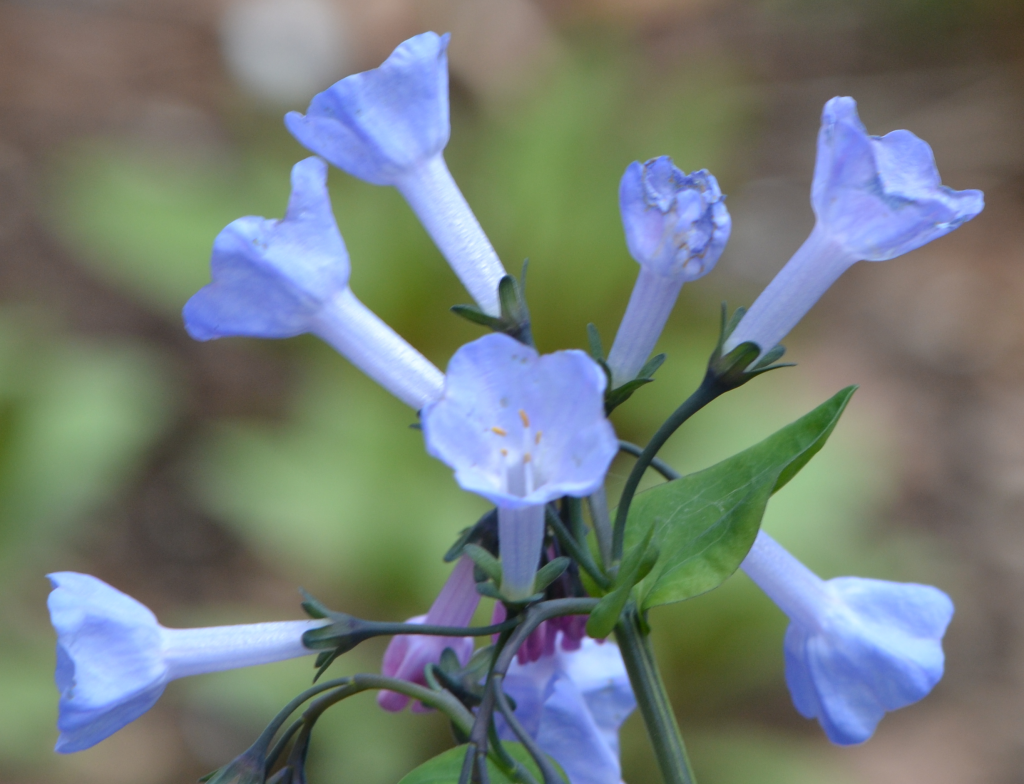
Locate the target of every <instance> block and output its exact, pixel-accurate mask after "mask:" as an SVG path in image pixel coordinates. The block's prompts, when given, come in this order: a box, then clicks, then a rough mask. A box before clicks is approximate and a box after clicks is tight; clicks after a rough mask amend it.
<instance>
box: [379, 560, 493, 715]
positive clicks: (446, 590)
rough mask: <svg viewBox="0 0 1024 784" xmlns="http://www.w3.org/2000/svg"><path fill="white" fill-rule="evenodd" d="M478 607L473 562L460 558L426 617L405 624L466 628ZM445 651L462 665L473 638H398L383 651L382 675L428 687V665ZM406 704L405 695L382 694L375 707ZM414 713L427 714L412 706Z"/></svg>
mask: <svg viewBox="0 0 1024 784" xmlns="http://www.w3.org/2000/svg"><path fill="white" fill-rule="evenodd" d="M479 603H480V594H479V593H477V590H476V580H474V579H473V562H472V561H471V560H470V559H469V558H466V557H465V556H463V557H462V558H460V559H459V562H458V563H457V564H455V568H454V569H453V570H452V573H451V575H449V577H448V581H447V582H446V583H445V584H444V587H443V588H442V589H441V593H439V594H438V595H437V598H436V599H435V600H434V603H433V604H432V605H431V606H430V610H429V611H428V612H427V614H426V615H417V616H416V617H415V618H410V619H409V620H408V621H407V623H427V624H431V625H432V626H469V622H470V621H471V620H472V619H473V613H474V612H476V607H477V605H478V604H479ZM445 648H451V649H452V650H453V651H454V652H455V655H456V657H458V660H459V662H461V663H462V664H463V665H465V664H466V663H467V662H468V661H469V658H470V656H472V655H473V638H472V637H440V636H432V635H428V634H397V635H395V636H394V637H393V638H392V640H391V642H390V643H389V644H388V647H387V650H386V651H384V662H383V664H382V666H381V670H382V672H383V673H384V674H385V675H387V676H389V677H391V678H401V679H402V680H405V681H412V682H413V683H418V684H420V685H422V686H426V685H427V680H426V678H425V677H424V674H423V670H424V668H425V667H426V666H427V665H428V664H436V663H438V662H439V661H441V654H442V653H443V652H444V649H445ZM408 703H409V698H408V697H406V696H405V695H404V694H399V693H398V692H394V691H382V692H380V693H379V694H378V695H377V704H378V705H380V707H382V708H383V709H384V710H388V711H400V710H402V708H404V707H405V706H406V705H407V704H408ZM412 709H413V710H414V711H427V710H429V708H425V707H423V705H422V703H420V702H418V701H417V702H415V703H414V704H413V706H412Z"/></svg>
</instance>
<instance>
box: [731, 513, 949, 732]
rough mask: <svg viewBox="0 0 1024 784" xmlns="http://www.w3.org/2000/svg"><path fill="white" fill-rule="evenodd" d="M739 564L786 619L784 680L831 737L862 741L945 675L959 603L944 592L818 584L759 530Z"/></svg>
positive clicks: (844, 580)
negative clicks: (945, 643)
mask: <svg viewBox="0 0 1024 784" xmlns="http://www.w3.org/2000/svg"><path fill="white" fill-rule="evenodd" d="M742 568H743V570H744V571H745V572H746V573H747V574H748V575H749V576H750V577H751V579H753V580H754V582H755V583H757V584H758V585H759V586H760V587H761V589H762V590H763V591H764V592H765V593H766V594H768V596H769V597H770V598H771V599H772V600H773V601H774V602H775V603H776V604H777V605H778V606H779V608H780V609H781V610H782V611H783V612H784V613H786V615H788V616H789V619H790V624H789V628H788V630H787V631H786V638H785V643H784V647H783V649H784V652H785V656H786V683H787V684H788V685H789V692H790V694H791V695H792V697H793V704H794V705H795V706H796V709H797V710H798V711H799V712H800V713H801V715H803V716H804V717H806V718H808V719H812V718H816V719H817V720H818V722H819V723H820V724H821V726H822V728H823V729H824V730H825V734H826V735H828V737H829V740H831V741H832V742H833V743H838V744H843V745H848V744H853V743H862V742H863V741H865V740H867V739H868V738H870V737H871V735H872V733H874V731H875V727H876V726H877V725H878V722H879V721H881V719H882V716H884V715H885V713H886V711H892V710H896V709H897V708H902V707H904V706H906V705H910V704H911V703H914V702H917V701H918V700H920V699H922V698H923V697H925V696H926V695H927V694H928V693H929V692H930V691H931V690H932V688H933V687H934V686H935V684H936V683H938V682H939V680H940V679H941V678H942V671H943V665H944V656H943V652H942V636H943V635H944V634H945V632H946V627H947V626H948V625H949V622H950V620H951V619H952V617H953V603H952V602H951V601H950V599H949V597H948V596H947V595H946V594H945V593H943V592H942V591H940V590H939V589H938V588H933V587H932V586H930V585H918V584H916V583H894V582H889V581H887V580H871V579H866V578H861V577H836V578H834V579H832V580H822V579H821V578H819V577H818V576H817V575H815V574H814V573H813V572H811V571H810V570H809V569H808V568H807V567H806V566H804V565H803V564H802V563H800V562H799V561H798V560H797V559H796V558H794V557H793V556H792V555H790V554H789V553H788V552H787V551H786V550H785V549H783V548H782V546H781V545H779V544H778V543H777V542H776V541H775V540H774V539H772V538H771V537H770V536H768V534H766V533H764V532H763V531H761V532H760V533H759V534H758V535H757V539H756V541H755V542H754V546H753V548H752V549H751V551H750V553H749V554H748V555H747V557H746V559H745V560H744V561H743V564H742Z"/></svg>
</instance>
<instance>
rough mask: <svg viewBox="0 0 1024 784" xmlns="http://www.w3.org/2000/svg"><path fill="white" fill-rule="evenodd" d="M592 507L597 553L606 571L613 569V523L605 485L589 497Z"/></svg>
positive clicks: (591, 517)
mask: <svg viewBox="0 0 1024 784" xmlns="http://www.w3.org/2000/svg"><path fill="white" fill-rule="evenodd" d="M587 504H588V505H589V506H590V519H591V520H593V522H594V537H595V538H596V539H597V552H598V553H599V554H600V555H601V565H602V566H604V568H605V569H611V567H612V542H613V539H612V521H611V518H610V517H609V516H608V496H607V495H605V489H604V485H601V486H600V487H599V488H597V490H595V491H594V492H593V493H591V494H590V495H589V496H587Z"/></svg>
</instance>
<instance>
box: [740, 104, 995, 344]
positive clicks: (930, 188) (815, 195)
mask: <svg viewBox="0 0 1024 784" xmlns="http://www.w3.org/2000/svg"><path fill="white" fill-rule="evenodd" d="M811 206H812V207H813V208H814V215H815V217H816V218H817V222H816V223H815V226H814V230H813V231H812V232H811V235H810V236H809V237H808V238H807V240H806V242H804V244H803V245H802V246H801V247H800V249H799V250H798V251H797V252H796V253H795V254H794V255H793V258H791V259H790V260H789V262H788V263H787V264H786V266H785V267H783V268H782V271H781V272H779V274H778V275H776V276H775V279H774V280H773V281H772V282H771V283H769V284H768V287H767V288H766V289H765V290H764V291H763V292H762V293H761V295H760V296H759V297H758V298H757V300H756V301H755V302H754V304H753V305H752V306H751V308H750V310H749V311H748V312H747V313H746V315H745V316H744V317H743V318H742V320H741V321H740V323H739V324H738V325H737V327H736V329H735V330H734V331H733V333H732V335H730V336H729V338H728V339H727V340H726V341H725V344H724V350H725V351H726V352H728V351H730V350H732V349H733V348H735V347H736V346H738V345H740V344H741V343H745V342H747V341H752V342H754V343H756V344H757V345H758V346H759V347H760V348H761V352H762V354H763V353H764V352H766V351H769V350H770V349H772V348H774V347H775V346H776V345H777V344H778V343H779V341H781V340H782V339H783V338H784V337H785V336H786V335H787V334H788V333H789V331H790V330H791V329H792V328H793V327H794V326H796V324H797V323H798V322H799V321H800V319H802V318H803V317H804V314H806V313H807V311H809V310H810V309H811V307H812V306H813V305H814V303H815V302H817V301H818V300H819V299H820V298H821V295H822V294H824V293H825V292H826V291H827V290H828V288H829V286H831V285H832V284H833V283H834V282H835V281H836V280H837V279H838V278H839V276H840V275H842V274H843V272H845V271H846V270H847V269H849V268H850V267H851V266H852V265H853V264H854V263H856V262H857V261H859V260H862V259H863V260H867V261H885V260H887V259H892V258H895V257H896V256H899V255H901V254H903V253H907V252H908V251H911V250H914V249H915V248H919V247H921V246H922V245H924V244H926V243H928V242H931V241H932V240H934V239H937V238H939V237H941V236H943V235H944V234H948V233H949V232H951V231H953V229H955V228H957V227H958V226H960V225H961V224H963V223H964V222H966V221H969V220H970V219H971V218H973V217H974V216H975V215H977V214H978V213H979V212H981V210H982V208H983V207H984V206H985V202H984V195H983V194H982V192H981V191H977V190H966V191H955V190H952V189H951V188H947V187H945V186H944V185H942V184H941V182H940V180H939V172H938V170H937V169H936V167H935V159H934V157H933V156H932V151H931V148H930V147H929V146H928V144H927V143H926V142H924V141H922V140H921V139H919V138H917V137H916V136H915V135H914V134H912V133H910V131H893V132H892V133H889V134H886V135H885V136H882V137H878V136H868V133H867V131H866V130H865V128H864V125H863V124H862V123H861V121H860V119H859V118H858V117H857V104H856V102H855V101H854V100H853V99H852V98H833V99H832V100H830V101H829V102H828V103H827V104H825V109H824V111H823V112H822V117H821V130H820V131H819V133H818V158H817V161H816V162H815V165H814V183H813V185H812V186H811Z"/></svg>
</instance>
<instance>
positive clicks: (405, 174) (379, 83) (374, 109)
mask: <svg viewBox="0 0 1024 784" xmlns="http://www.w3.org/2000/svg"><path fill="white" fill-rule="evenodd" d="M447 48H448V35H442V36H439V35H437V34H436V33H422V34H421V35H417V36H414V37H413V38H410V39H409V40H408V41H404V42H403V43H401V44H399V45H398V47H397V48H396V49H395V51H394V52H392V54H391V56H390V57H388V59H387V60H385V61H384V63H383V65H381V66H380V67H379V68H374V69H373V70H371V71H366V72H364V73H358V74H353V75H352V76H348V77H346V78H344V79H342V80H341V81H340V82H338V83H336V84H334V85H333V86H331V87H329V88H328V89H326V90H324V91H323V92H322V93H319V94H318V95H317V96H315V97H314V98H313V101H312V102H311V103H310V104H309V109H308V110H307V111H306V114H305V115H302V114H300V113H299V112H289V113H288V114H287V115H286V116H285V118H284V121H285V125H286V126H287V127H288V130H289V131H291V133H292V135H293V136H295V138H296V139H298V141H299V143H300V144H302V145H303V146H304V147H306V148H308V149H309V150H312V151H313V152H315V153H316V154H317V155H320V156H322V157H324V158H326V159H327V160H328V161H330V162H331V163H333V164H334V165H335V166H337V167H338V168H339V169H343V170H344V171H346V172H348V173H349V174H351V175H352V176H354V177H359V178H360V179H363V180H366V181H367V182H371V183H373V184H374V185H394V186H395V187H396V188H398V190H399V191H401V193H402V195H403V196H404V197H405V199H406V201H408V202H409V206H411V207H412V209H413V212H415V213H416V215H417V217H418V218H419V219H420V222H421V223H422V224H423V227H424V228H425V229H426V230H427V232H428V233H429V234H430V236H431V237H432V238H433V239H434V242H435V243H436V244H437V247H438V248H439V249H440V250H441V253H442V254H444V257H445V258H446V259H447V260H448V263H449V264H450V265H451V266H452V269H453V270H455V273H456V274H457V275H458V276H459V279H460V280H461V281H462V283H463V285H464V286H465V287H466V289H467V290H468V291H469V293H470V294H471V295H472V296H473V298H474V299H475V300H476V301H477V303H479V305H480V307H481V308H483V310H484V311H486V312H487V313H489V314H491V315H497V314H498V313H499V310H500V308H499V303H498V281H500V280H501V278H502V277H503V276H504V275H505V269H504V267H502V265H501V261H499V260H498V256H497V254H496V253H495V252H494V248H493V247H491V243H490V241H489V240H488V239H487V236H486V235H485V234H484V232H483V229H482V228H480V224H479V223H478V222H477V219H476V217H475V216H474V215H473V211H472V210H471V209H470V208H469V205H468V204H467V203H466V200H465V198H464V197H463V196H462V192H461V191H460V190H459V187H458V185H456V184H455V180H454V179H452V176H451V173H450V172H449V171H448V167H447V166H446V165H445V162H444V157H443V156H442V151H443V150H444V147H445V145H446V144H447V143H448V136H449V133H450V124H449V119H448V56H447V54H446V50H447Z"/></svg>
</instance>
